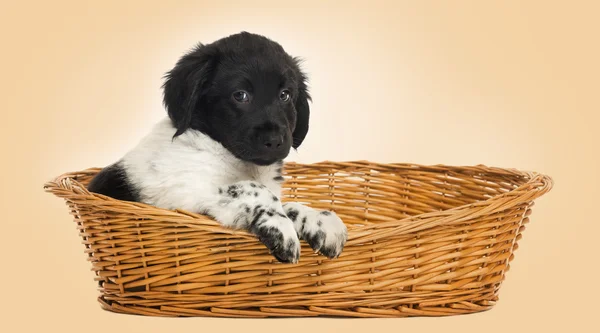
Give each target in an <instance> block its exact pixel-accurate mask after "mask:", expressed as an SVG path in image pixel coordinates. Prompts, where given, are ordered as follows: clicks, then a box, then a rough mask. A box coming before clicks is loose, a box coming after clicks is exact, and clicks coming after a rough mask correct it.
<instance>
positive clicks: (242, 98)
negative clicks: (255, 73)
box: [233, 90, 250, 103]
mask: <svg viewBox="0 0 600 333" xmlns="http://www.w3.org/2000/svg"><path fill="white" fill-rule="evenodd" d="M233 99H235V100H236V101H238V102H240V103H248V102H249V101H250V95H249V94H248V93H247V92H245V91H243V90H239V91H236V92H234V93H233Z"/></svg>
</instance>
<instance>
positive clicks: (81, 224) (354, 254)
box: [45, 161, 552, 317]
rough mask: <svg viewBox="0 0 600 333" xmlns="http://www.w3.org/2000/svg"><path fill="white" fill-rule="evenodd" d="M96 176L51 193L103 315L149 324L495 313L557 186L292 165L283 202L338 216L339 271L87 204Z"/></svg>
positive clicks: (513, 176)
mask: <svg viewBox="0 0 600 333" xmlns="http://www.w3.org/2000/svg"><path fill="white" fill-rule="evenodd" d="M99 170H100V169H98V168H94V169H88V170H85V171H82V172H75V173H68V174H64V175H62V176H60V177H58V178H56V179H55V180H54V181H51V182H48V183H46V184H45V189H46V191H49V192H51V193H53V194H55V195H57V196H59V197H61V198H64V199H65V200H66V203H67V205H68V207H69V210H70V213H71V214H72V215H73V216H74V219H75V222H76V223H77V229H78V230H79V234H80V236H81V237H82V239H83V243H84V244H85V252H86V253H87V254H88V256H89V261H90V262H91V264H92V269H93V271H94V272H95V273H96V281H97V282H98V284H99V290H100V293H101V295H100V297H99V301H100V303H101V304H102V306H103V308H105V309H107V310H110V311H115V312H121V313H130V314H140V315H152V316H217V317H277V316H279V317H296V316H350V317H405V316H444V315H456V314H464V313H472V312H479V311H484V310H488V309H490V308H491V307H493V305H494V304H495V302H496V301H497V300H498V292H499V288H500V286H501V283H502V281H503V280H504V277H505V274H506V272H507V271H508V269H509V262H510V261H511V260H512V259H513V252H514V251H515V250H516V249H517V241H519V240H520V239H521V233H522V232H523V230H524V229H525V226H524V225H525V224H526V223H527V222H529V217H528V216H529V215H530V214H531V207H532V206H533V200H535V199H536V198H538V197H540V196H541V195H543V194H544V193H546V192H548V191H549V190H550V189H551V187H552V180H551V178H549V177H547V176H545V175H540V174H537V173H532V172H521V171H518V170H513V169H500V168H490V167H486V166H475V167H450V166H442V165H438V166H422V165H413V164H378V163H371V162H364V161H358V162H343V163H337V162H323V163H316V164H298V163H288V164H286V166H285V170H284V173H285V178H286V181H285V183H284V190H283V201H297V202H301V203H305V204H307V205H310V206H312V207H315V208H320V209H328V210H331V211H335V212H336V213H337V214H338V215H339V216H340V217H341V218H342V219H343V220H344V222H345V223H346V225H347V226H348V236H349V239H348V243H347V244H346V246H345V248H344V252H343V253H342V255H341V256H340V257H339V258H337V259H334V260H329V259H327V258H326V257H324V256H321V255H317V254H314V253H313V252H312V250H311V249H310V247H309V246H308V244H306V243H305V242H301V243H302V253H301V257H300V262H299V263H298V264H281V263H279V262H277V261H276V260H275V259H274V258H273V257H272V256H271V255H270V254H269V253H268V250H267V249H266V248H265V246H264V245H262V244H261V243H260V242H259V241H258V240H257V239H256V238H255V237H254V236H252V235H251V234H248V233H246V232H244V231H236V230H231V229H227V228H224V227H221V226H220V225H219V224H218V223H217V222H215V221H213V220H211V219H210V218H208V217H206V216H202V215H198V214H193V213H189V212H184V211H170V210H164V209H158V208H156V207H152V206H149V205H145V204H140V203H133V202H125V201H119V200H115V199H112V198H109V197H106V196H102V195H98V194H93V193H90V192H88V191H87V190H86V188H85V185H86V184H87V183H88V182H89V181H90V180H91V178H92V177H93V176H94V175H95V174H96V173H97V172H98V171H99Z"/></svg>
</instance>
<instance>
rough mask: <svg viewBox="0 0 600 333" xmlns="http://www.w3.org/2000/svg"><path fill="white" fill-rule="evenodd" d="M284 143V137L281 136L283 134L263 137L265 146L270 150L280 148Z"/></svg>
mask: <svg viewBox="0 0 600 333" xmlns="http://www.w3.org/2000/svg"><path fill="white" fill-rule="evenodd" d="M282 143H283V136H281V134H277V133H272V134H268V135H265V136H264V137H263V144H264V145H265V147H267V148H268V149H276V148H279V147H281V144H282Z"/></svg>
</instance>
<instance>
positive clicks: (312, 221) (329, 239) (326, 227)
mask: <svg viewBox="0 0 600 333" xmlns="http://www.w3.org/2000/svg"><path fill="white" fill-rule="evenodd" d="M284 210H285V212H286V215H287V216H288V217H289V218H290V219H291V220H292V221H293V222H294V227H295V228H296V232H297V233H298V237H299V238H301V239H304V240H305V241H306V242H307V243H308V244H309V245H310V247H311V248H312V249H313V250H314V251H315V252H318V253H320V254H322V255H324V256H326V257H328V258H330V259H333V258H337V257H339V255H340V254H341V253H342V250H343V249H344V245H345V244H346V241H347V240H348V229H347V228H346V225H345V224H344V222H343V221H342V220H341V219H340V218H339V217H338V216H337V215H336V214H335V213H333V212H330V211H318V210H314V209H312V208H309V207H306V206H302V205H300V204H294V203H291V204H286V205H285V206H284Z"/></svg>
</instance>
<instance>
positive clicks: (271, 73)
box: [88, 32, 347, 263]
mask: <svg viewBox="0 0 600 333" xmlns="http://www.w3.org/2000/svg"><path fill="white" fill-rule="evenodd" d="M306 81H307V78H306V75H305V74H304V73H303V72H302V71H301V69H300V67H299V63H298V59H297V58H294V57H291V56H290V55H288V54H287V53H286V52H285V51H284V49H283V48H282V47H281V45H279V44H278V43H276V42H274V41H271V40H269V39H267V38H266V37H263V36H260V35H255V34H250V33H247V32H242V33H239V34H235V35H231V36H228V37H225V38H223V39H220V40H218V41H216V42H213V43H211V44H207V45H202V44H199V45H198V46H197V47H195V48H194V49H193V50H192V51H190V52H189V53H187V54H185V55H184V56H183V57H182V58H181V59H180V60H179V61H178V62H177V64H176V65H175V67H174V68H173V69H172V70H171V71H169V72H168V73H167V75H166V81H165V83H164V85H163V89H164V104H165V106H166V109H167V111H168V115H169V116H168V117H165V119H164V120H163V121H161V122H160V123H158V124H157V125H156V126H155V127H154V128H153V129H152V131H151V132H150V133H149V134H148V135H147V136H146V137H145V138H144V139H143V140H142V141H141V142H140V143H139V144H138V145H137V146H136V147H135V148H134V149H133V150H131V151H130V152H128V153H127V154H126V155H125V156H124V157H123V158H122V159H120V160H119V161H118V162H116V163H114V164H112V165H110V166H108V167H106V168H104V169H103V170H102V171H101V172H100V173H99V174H98V175H97V176H96V177H95V178H94V179H93V180H92V181H91V183H90V184H89V187H88V188H89V190H90V191H92V192H96V193H100V194H104V195H107V196H110V197H113V198H116V199H120V200H127V201H137V202H143V203H146V204H150V205H154V206H156V207H161V208H166V209H183V210H187V211H191V212H197V213H201V214H206V215H209V216H211V217H213V218H214V219H215V220H216V221H218V222H219V223H221V224H222V225H224V226H227V227H232V228H242V229H245V230H248V231H250V232H251V233H253V234H255V235H256V236H257V237H258V238H259V239H260V241H261V242H262V243H263V244H265V245H266V247H267V248H268V249H269V250H270V251H271V253H272V254H273V255H274V257H275V258H277V260H279V261H280V262H291V263H295V262H297V261H298V260H299V257H300V242H299V239H303V240H305V241H306V242H308V244H310V246H311V247H312V248H313V249H314V250H315V252H319V253H321V254H323V255H325V256H327V257H329V258H336V257H337V256H339V255H340V253H341V252H342V249H343V247H344V244H345V242H346V239H347V230H346V226H345V225H344V223H343V222H342V221H341V220H340V218H339V217H338V216H337V215H335V214H334V213H332V212H329V211H317V210H315V209H312V208H309V207H307V206H304V205H301V204H298V203H293V202H291V203H285V204H283V203H282V202H281V200H280V196H281V182H282V181H283V177H282V174H281V172H282V170H281V168H282V166H283V162H282V160H283V159H284V158H286V157H287V156H288V154H289V152H290V148H292V147H293V148H294V149H296V148H298V147H299V146H300V144H301V143H302V141H303V140H304V138H305V136H306V133H307V132H308V123H309V113H310V110H309V104H308V102H309V100H310V96H309V93H308V91H307V86H306Z"/></svg>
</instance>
